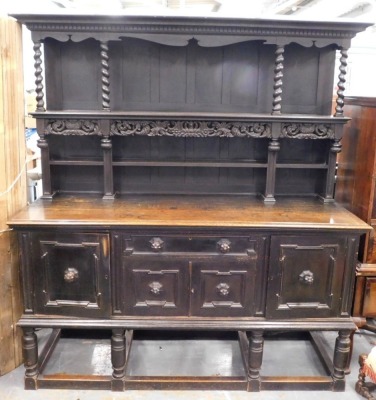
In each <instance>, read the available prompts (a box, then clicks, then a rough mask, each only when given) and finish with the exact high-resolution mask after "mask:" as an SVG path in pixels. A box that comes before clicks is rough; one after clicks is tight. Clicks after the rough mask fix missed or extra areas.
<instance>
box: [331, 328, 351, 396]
mask: <svg viewBox="0 0 376 400" xmlns="http://www.w3.org/2000/svg"><path fill="white" fill-rule="evenodd" d="M350 335H351V331H349V330H345V331H339V332H338V337H337V339H336V344H335V348H334V357H333V373H332V378H333V391H335V392H340V391H343V390H345V374H346V369H347V365H348V360H349V357H350V348H351V340H350Z"/></svg>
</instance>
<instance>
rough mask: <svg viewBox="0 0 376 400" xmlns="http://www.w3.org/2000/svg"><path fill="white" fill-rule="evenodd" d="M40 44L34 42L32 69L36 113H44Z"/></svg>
mask: <svg viewBox="0 0 376 400" xmlns="http://www.w3.org/2000/svg"><path fill="white" fill-rule="evenodd" d="M41 47H42V43H41V42H40V41H38V42H34V47H33V49H34V68H35V72H34V75H35V93H36V100H37V108H36V111H45V108H44V93H43V76H42V72H43V70H42V51H41Z"/></svg>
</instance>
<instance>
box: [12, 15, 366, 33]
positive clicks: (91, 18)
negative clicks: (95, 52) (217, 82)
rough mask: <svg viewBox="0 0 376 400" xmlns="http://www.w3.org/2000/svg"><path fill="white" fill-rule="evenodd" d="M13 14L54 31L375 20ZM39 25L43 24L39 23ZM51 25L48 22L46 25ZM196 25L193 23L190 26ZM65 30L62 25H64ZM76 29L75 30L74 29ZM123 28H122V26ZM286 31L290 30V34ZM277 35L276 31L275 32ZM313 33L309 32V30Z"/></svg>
mask: <svg viewBox="0 0 376 400" xmlns="http://www.w3.org/2000/svg"><path fill="white" fill-rule="evenodd" d="M10 16H11V17H13V18H15V19H17V20H18V21H20V22H22V23H24V24H26V25H28V26H29V27H30V25H31V29H32V30H33V29H35V30H45V29H46V30H50V29H51V30H53V25H54V24H56V25H58V24H66V28H67V29H68V28H70V29H72V28H78V27H77V24H78V25H81V26H88V25H93V24H97V25H100V26H108V27H110V26H113V25H118V24H120V25H123V28H124V29H125V30H126V25H127V24H136V25H139V26H143V25H144V27H145V28H147V29H151V30H152V27H153V26H155V25H160V24H161V25H165V26H169V29H170V30H171V27H172V26H175V27H176V28H178V27H184V26H185V27H188V28H192V29H193V28H195V29H199V28H205V27H212V28H213V27H216V26H217V27H219V28H220V27H221V28H224V27H239V28H240V27H242V28H260V29H262V28H276V29H285V30H287V32H288V30H291V31H295V30H297V29H306V30H307V29H308V30H312V31H315V32H316V31H322V30H324V31H327V32H326V34H327V35H328V37H330V36H331V35H330V33H331V32H332V33H334V32H336V31H338V30H340V31H348V32H349V33H350V32H351V33H353V34H355V33H357V32H361V31H363V30H364V29H366V28H367V27H369V26H372V25H373V22H370V21H369V22H366V21H354V20H350V19H339V18H338V19H334V20H302V19H297V18H296V17H286V16H285V17H283V16H278V17H274V16H273V17H268V18H245V17H234V16H218V15H217V14H213V15H206V16H195V15H184V16H183V15H132V14H122V15H119V14H116V15H95V14H41V13H38V14H32V13H29V14H23V13H13V14H10ZM38 24H41V25H40V26H38ZM46 24H48V25H46ZM189 25H192V26H189ZM60 29H61V26H60ZM73 30H74V29H73ZM120 30H121V28H120ZM287 32H286V33H287ZM271 33H272V34H273V32H271ZM306 34H307V36H309V32H306Z"/></svg>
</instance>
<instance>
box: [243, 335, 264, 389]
mask: <svg viewBox="0 0 376 400" xmlns="http://www.w3.org/2000/svg"><path fill="white" fill-rule="evenodd" d="M263 352H264V338H263V331H252V332H251V333H250V337H249V352H248V371H247V380H248V387H247V390H248V392H259V391H260V390H261V377H260V369H261V364H262V356H263Z"/></svg>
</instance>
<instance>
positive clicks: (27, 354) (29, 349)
mask: <svg viewBox="0 0 376 400" xmlns="http://www.w3.org/2000/svg"><path fill="white" fill-rule="evenodd" d="M22 350H23V357H24V365H25V389H26V390H28V389H29V390H35V389H37V378H38V374H39V371H38V340H37V335H36V334H35V330H34V328H23V337H22Z"/></svg>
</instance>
